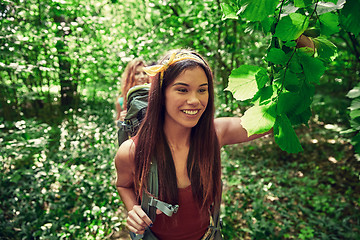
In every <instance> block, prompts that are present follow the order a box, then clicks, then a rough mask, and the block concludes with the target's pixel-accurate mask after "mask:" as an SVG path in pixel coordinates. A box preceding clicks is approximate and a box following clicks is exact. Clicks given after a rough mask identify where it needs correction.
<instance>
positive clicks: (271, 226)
mask: <svg viewBox="0 0 360 240" xmlns="http://www.w3.org/2000/svg"><path fill="white" fill-rule="evenodd" d="M359 13H360V4H359V1H358V0H324V1H318V0H280V1H279V0H201V1H200V0H184V1H177V0H49V1H40V0H26V1H24V0H2V1H1V3H0V21H1V25H0V30H1V31H0V70H1V71H0V85H1V87H0V120H1V122H0V149H1V154H0V180H1V181H0V238H1V239H129V237H128V235H127V230H126V229H125V216H126V210H125V208H124V206H123V203H122V202H121V199H120V197H119V195H118V194H117V192H116V189H115V186H114V181H115V177H116V176H115V175H116V174H115V168H114V163H113V158H114V155H115V153H116V150H117V147H118V145H117V136H116V135H117V127H116V125H115V123H114V117H115V106H114V103H115V98H116V96H117V95H118V94H119V92H120V88H121V86H120V83H121V75H122V73H123V71H124V68H125V66H126V64H127V63H128V62H129V61H130V60H132V59H134V58H137V57H141V58H143V59H144V60H145V61H146V62H147V63H148V64H152V63H155V62H156V61H157V60H158V59H159V58H160V57H161V56H162V55H163V54H164V53H165V52H166V51H167V50H170V49H174V48H191V49H194V50H196V51H197V52H199V53H200V54H201V55H203V56H204V57H205V58H206V60H207V61H208V62H209V64H210V66H211V68H212V70H213V73H214V76H215V81H216V89H215V91H216V97H217V98H216V100H215V103H216V117H219V116H233V115H236V116H242V120H243V124H244V126H245V128H246V129H247V131H248V132H249V133H251V134H252V133H260V132H264V131H266V130H268V129H270V128H273V129H274V133H273V134H272V135H271V136H267V137H265V138H263V139H258V140H256V141H253V142H251V143H246V144H241V145H234V146H227V147H224V148H223V149H222V153H221V155H222V168H223V183H224V191H223V204H222V214H221V216H222V221H223V228H222V233H223V235H224V239H359V238H360V175H359V173H360V156H359V154H360V134H359V130H360V81H359V80H360V34H359V33H360V14H359ZM301 37H306V39H309V40H310V41H311V43H312V44H313V47H303V46H300V45H299V39H300V38H301Z"/></svg>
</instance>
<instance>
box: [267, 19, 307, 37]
mask: <svg viewBox="0 0 360 240" xmlns="http://www.w3.org/2000/svg"><path fill="white" fill-rule="evenodd" d="M308 25H309V19H308V17H306V16H304V15H302V14H300V13H290V14H289V15H288V16H285V17H283V18H281V19H280V21H279V23H278V25H277V27H276V30H275V35H274V36H276V37H278V38H280V39H281V40H282V41H289V40H295V39H297V38H298V37H300V35H301V34H302V33H303V32H304V31H305V30H306V29H307V27H308Z"/></svg>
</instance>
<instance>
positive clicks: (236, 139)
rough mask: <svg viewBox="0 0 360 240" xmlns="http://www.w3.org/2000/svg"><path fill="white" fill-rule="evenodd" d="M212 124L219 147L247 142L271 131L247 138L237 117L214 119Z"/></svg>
mask: <svg viewBox="0 0 360 240" xmlns="http://www.w3.org/2000/svg"><path fill="white" fill-rule="evenodd" d="M214 123H215V129H216V134H217V136H218V139H219V143H220V146H221V147H222V146H225V145H230V144H236V143H242V142H248V141H251V140H254V139H256V138H259V137H262V136H265V135H267V134H269V133H270V132H272V130H270V131H268V132H266V133H263V134H254V135H252V136H248V134H247V131H246V129H245V128H244V127H243V126H242V125H241V119H240V118H239V117H224V118H216V119H215V120H214Z"/></svg>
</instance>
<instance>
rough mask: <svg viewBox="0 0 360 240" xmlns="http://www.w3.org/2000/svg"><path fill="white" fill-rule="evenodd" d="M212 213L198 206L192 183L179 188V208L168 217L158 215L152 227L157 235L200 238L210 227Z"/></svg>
mask: <svg viewBox="0 0 360 240" xmlns="http://www.w3.org/2000/svg"><path fill="white" fill-rule="evenodd" d="M209 221H210V214H209V211H208V210H207V209H202V210H201V208H200V207H199V206H198V204H197V203H196V201H195V199H194V198H193V195H192V189H191V185H190V186H188V187H186V188H179V210H178V212H177V213H175V214H173V215H172V217H168V216H166V215H165V214H163V213H162V214H158V215H156V219H155V222H154V225H153V226H152V227H151V228H150V229H151V231H152V232H153V233H154V234H155V236H156V237H158V238H159V239H160V240H161V239H171V240H199V239H201V238H202V236H203V235H204V234H205V232H206V231H207V229H208V227H209Z"/></svg>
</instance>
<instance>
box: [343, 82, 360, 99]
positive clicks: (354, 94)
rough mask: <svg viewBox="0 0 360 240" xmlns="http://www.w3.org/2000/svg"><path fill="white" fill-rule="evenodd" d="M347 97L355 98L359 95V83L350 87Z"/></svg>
mask: <svg viewBox="0 0 360 240" xmlns="http://www.w3.org/2000/svg"><path fill="white" fill-rule="evenodd" d="M346 96H347V97H348V98H357V97H360V84H358V85H357V86H356V87H354V88H353V89H351V90H350V91H349V92H348V94H346Z"/></svg>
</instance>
